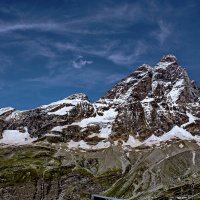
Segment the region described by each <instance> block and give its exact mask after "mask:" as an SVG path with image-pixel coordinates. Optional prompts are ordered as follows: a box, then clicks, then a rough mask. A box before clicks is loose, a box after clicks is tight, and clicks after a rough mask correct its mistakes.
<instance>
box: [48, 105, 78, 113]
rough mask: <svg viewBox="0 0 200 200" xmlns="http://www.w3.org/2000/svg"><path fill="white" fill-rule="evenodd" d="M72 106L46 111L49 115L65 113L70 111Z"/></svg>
mask: <svg viewBox="0 0 200 200" xmlns="http://www.w3.org/2000/svg"><path fill="white" fill-rule="evenodd" d="M73 108H74V106H68V107H63V108H61V109H59V110H57V111H54V112H48V114H49V115H66V114H67V113H68V112H69V111H71V110H72V109H73Z"/></svg>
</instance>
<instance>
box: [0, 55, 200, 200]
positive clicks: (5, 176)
mask: <svg viewBox="0 0 200 200" xmlns="http://www.w3.org/2000/svg"><path fill="white" fill-rule="evenodd" d="M199 103H200V89H199V88H198V86H197V85H196V83H195V82H194V81H192V80H190V78H189V76H188V74H187V72H186V71H185V69H184V68H182V67H181V66H180V65H179V64H178V61H177V59H176V57H175V56H173V55H167V56H164V57H163V58H161V60H160V62H159V63H158V64H156V66H155V67H150V66H149V65H146V64H144V65H142V66H140V67H139V68H137V69H136V71H134V72H133V73H132V74H130V76H128V77H126V78H125V79H123V80H121V81H120V82H119V83H118V84H117V85H116V86H115V87H114V88H112V89H111V90H110V91H108V92H107V94H106V95H105V96H103V97H101V98H100V99H99V100H98V101H96V102H94V103H91V102H90V101H89V99H88V97H87V96H86V95H85V94H82V93H81V94H74V95H71V96H69V97H67V98H65V99H63V100H60V101H57V102H54V103H51V104H49V105H43V106H41V107H38V108H36V109H33V110H27V111H18V110H16V109H14V108H11V107H8V108H2V109H0V138H1V139H0V145H1V146H0V148H1V149H0V157H1V159H0V199H2V200H4V199H6V200H11V199H12V200H15V199H16V200H17V199H20V200H28V199H35V200H41V199H44V200H50V199H52V200H55V199H59V200H75V199H76V200H78V199H82V200H88V199H90V197H91V195H92V194H94V193H96V194H104V195H107V196H115V197H119V198H124V199H159V198H161V197H162V198H166V199H169V198H170V197H171V196H173V195H175V194H176V193H177V191H180V189H183V190H184V192H187V193H188V194H189V193H191V191H190V185H191V184H192V183H193V182H194V183H195V185H196V187H195V192H196V193H197V192H198V191H199V190H200V188H198V187H199V186H198V184H199V182H200V177H199V176H200V170H199V169H200V168H199V166H200V157H199V154H200V150H199V144H200V134H199V133H200V105H199Z"/></svg>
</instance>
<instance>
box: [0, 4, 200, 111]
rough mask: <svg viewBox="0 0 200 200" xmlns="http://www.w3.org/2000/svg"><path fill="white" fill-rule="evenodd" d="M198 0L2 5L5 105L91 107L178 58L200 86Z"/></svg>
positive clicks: (0, 93)
mask: <svg viewBox="0 0 200 200" xmlns="http://www.w3.org/2000/svg"><path fill="white" fill-rule="evenodd" d="M199 18H200V1H198V0H190V1H188V0H162V1H161V0H138V1H134V0H121V1H120V0H101V1H99V0H48V1H44V0H17V1H16V0H5V1H4V0H1V1H0V44H1V45H0V99H1V100H0V107H6V106H12V107H15V108H17V109H30V108H34V107H37V106H39V105H42V104H47V103H50V102H52V101H55V100H59V99H62V98H65V97H67V96H68V95H70V94H73V93H77V92H83V93H86V94H87V95H88V96H89V98H90V99H91V100H92V101H95V100H97V99H98V98H99V97H101V96H102V95H104V94H105V93H106V91H107V90H108V89H110V88H112V87H113V85H115V83H117V82H118V81H119V80H120V79H121V78H123V77H125V76H127V75H128V74H130V73H131V72H132V71H134V70H135V69H136V68H137V67H138V66H140V65H141V64H143V63H148V64H150V65H152V66H154V65H155V64H156V63H157V62H158V61H159V59H160V57H161V56H162V55H164V54H169V53H170V54H175V55H176V57H177V58H178V60H179V63H180V64H181V65H183V66H184V67H185V68H186V69H187V70H188V72H189V74H190V77H191V78H192V79H194V80H196V81H197V83H198V84H200V76H199V75H200V66H199V64H200V51H199V49H200V20H199Z"/></svg>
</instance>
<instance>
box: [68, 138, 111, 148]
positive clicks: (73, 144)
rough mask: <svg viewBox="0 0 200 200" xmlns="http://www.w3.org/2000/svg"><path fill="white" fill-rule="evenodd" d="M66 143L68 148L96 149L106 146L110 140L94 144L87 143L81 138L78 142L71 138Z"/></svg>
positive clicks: (108, 145)
mask: <svg viewBox="0 0 200 200" xmlns="http://www.w3.org/2000/svg"><path fill="white" fill-rule="evenodd" d="M67 145H68V148H69V149H84V150H97V149H105V148H108V147H110V145H111V144H110V142H104V141H101V142H99V143H97V144H96V145H88V144H87V143H86V142H85V141H84V140H81V141H79V142H74V141H73V140H71V141H70V142H68V144H67Z"/></svg>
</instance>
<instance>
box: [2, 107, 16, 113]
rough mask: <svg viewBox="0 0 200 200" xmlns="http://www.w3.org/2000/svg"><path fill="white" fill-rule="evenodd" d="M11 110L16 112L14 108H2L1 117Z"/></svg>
mask: <svg viewBox="0 0 200 200" xmlns="http://www.w3.org/2000/svg"><path fill="white" fill-rule="evenodd" d="M11 110H14V108H12V107H6V108H1V109H0V115H3V114H4V113H6V112H9V111H11Z"/></svg>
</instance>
